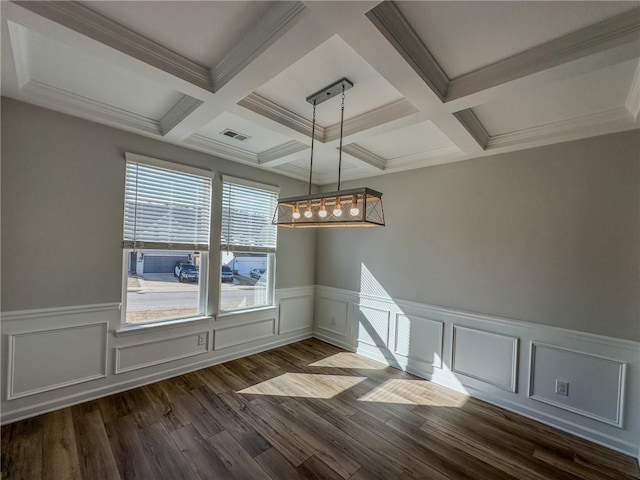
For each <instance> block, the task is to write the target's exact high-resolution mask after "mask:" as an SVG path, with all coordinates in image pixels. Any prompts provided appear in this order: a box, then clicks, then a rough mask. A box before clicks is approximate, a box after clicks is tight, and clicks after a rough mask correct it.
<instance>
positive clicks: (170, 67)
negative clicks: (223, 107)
mask: <svg viewBox="0 0 640 480" xmlns="http://www.w3.org/2000/svg"><path fill="white" fill-rule="evenodd" d="M13 3H15V4H17V5H19V6H21V7H22V8H25V9H27V10H30V11H31V12H34V13H36V14H38V15H40V16H42V17H45V18H47V19H49V20H52V21H54V22H56V23H59V24H60V25H63V26H65V27H67V28H70V29H71V30H74V31H76V32H78V33H81V34H83V35H86V36H88V37H90V38H92V39H94V40H96V41H98V42H100V43H102V44H104V45H108V46H109V47H112V48H114V49H116V50H118V51H120V52H122V53H124V54H126V55H129V56H131V57H134V58H136V59H138V60H141V61H142V62H145V63H147V64H149V65H152V66H154V67H156V68H159V69H161V70H163V71H165V72H167V73H170V74H171V75H174V76H176V77H178V78H181V79H182V80H185V81H187V82H189V83H191V84H193V85H196V86H198V87H200V88H203V89H205V90H207V91H209V92H212V91H213V86H212V80H211V72H210V71H209V69H208V68H205V67H203V66H201V65H198V64H197V63H195V62H193V61H191V60H189V59H188V58H186V57H184V56H182V55H180V54H178V53H176V52H174V51H173V50H170V49H168V48H166V47H164V46H162V45H160V44H159V43H156V42H154V41H152V40H150V39H148V38H147V37H145V36H143V35H140V34H139V33H136V32H134V31H133V30H131V29H128V28H126V27H124V26H122V25H120V24H119V23H117V22H114V21H113V20H111V19H109V18H107V17H105V16H104V15H101V14H99V13H97V12H95V11H93V10H91V9H90V8H88V7H86V6H84V5H82V4H80V3H77V2H70V1H48V2H33V1H13Z"/></svg>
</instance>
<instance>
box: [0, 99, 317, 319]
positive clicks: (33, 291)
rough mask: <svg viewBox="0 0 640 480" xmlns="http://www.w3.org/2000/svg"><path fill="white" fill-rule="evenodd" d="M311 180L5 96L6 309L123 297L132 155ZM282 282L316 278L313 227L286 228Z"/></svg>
mask: <svg viewBox="0 0 640 480" xmlns="http://www.w3.org/2000/svg"><path fill="white" fill-rule="evenodd" d="M127 151H129V152H133V153H139V154H142V155H147V156H151V157H156V158H160V159H165V160H172V161H176V162H179V163H184V164H188V165H193V166H197V167H204V168H209V169H212V170H214V171H215V172H219V173H222V174H229V175H233V176H236V177H241V178H247V179H251V180H255V181H259V182H264V183H268V184H272V185H279V186H280V188H281V189H282V194H283V195H295V194H301V193H303V192H305V191H306V187H305V185H304V183H302V182H299V181H296V180H292V179H289V178H286V177H282V176H279V175H275V174H271V173H269V172H265V171H263V170H258V169H255V168H251V167H248V166H243V165H240V164H237V163H233V162H228V161H226V160H221V159H218V158H214V157H212V156H210V155H206V154H203V153H198V152H194V151H192V150H188V149H184V148H180V147H177V146H173V145H169V144H166V143H163V142H159V141H156V140H153V139H149V138H145V137H141V136H139V135H135V134H132V133H128V132H123V131H120V130H117V129H114V128H109V127H106V126H102V125H98V124H96V123H93V122H88V121H85V120H82V119H79V118H75V117H71V116H67V115H63V114H60V113H56V112H53V111H51V110H46V109H42V108H38V107H35V106H32V105H28V104H25V103H22V102H18V101H15V100H12V99H8V98H5V97H3V98H2V225H1V227H2V255H1V261H2V277H1V282H2V305H1V308H2V311H13V310H25V309H36V308H52V307H62V306H71V305H91V304H98V303H110V302H119V301H120V297H121V286H122V280H121V278H122V248H121V242H122V216H123V208H124V207H123V206H124V178H125V177H124V175H125V162H124V152H127ZM278 249H279V253H278V255H277V266H276V272H277V278H276V287H277V288H284V287H294V286H299V285H312V284H313V283H314V279H315V271H314V269H315V256H314V253H315V233H314V232H312V231H306V232H300V231H290V230H286V229H281V230H280V231H279V237H278Z"/></svg>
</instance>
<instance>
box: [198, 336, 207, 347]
mask: <svg viewBox="0 0 640 480" xmlns="http://www.w3.org/2000/svg"><path fill="white" fill-rule="evenodd" d="M206 340H207V336H206V334H204V333H201V334H200V335H198V345H204V342H205V341H206Z"/></svg>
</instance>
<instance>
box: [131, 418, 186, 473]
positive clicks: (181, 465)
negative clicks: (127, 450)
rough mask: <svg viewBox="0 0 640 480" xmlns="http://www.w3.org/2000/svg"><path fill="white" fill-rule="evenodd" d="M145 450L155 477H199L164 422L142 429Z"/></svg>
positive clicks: (141, 436) (141, 435) (141, 434)
mask: <svg viewBox="0 0 640 480" xmlns="http://www.w3.org/2000/svg"><path fill="white" fill-rule="evenodd" d="M140 438H141V439H142V443H143V445H144V452H145V455H146V457H147V460H148V461H149V464H150V465H151V468H152V469H153V472H154V478H166V479H171V480H179V479H180V480H184V479H192V478H197V477H196V475H195V474H194V473H193V472H192V471H191V468H190V467H189V464H188V463H187V461H186V459H185V458H184V456H183V455H182V452H180V450H179V449H178V447H177V445H176V444H175V442H174V441H173V439H172V437H171V435H170V434H169V432H168V431H167V430H166V428H165V426H164V424H163V423H161V422H158V423H154V424H153V425H149V426H147V427H145V428H143V429H142V430H141V431H140Z"/></svg>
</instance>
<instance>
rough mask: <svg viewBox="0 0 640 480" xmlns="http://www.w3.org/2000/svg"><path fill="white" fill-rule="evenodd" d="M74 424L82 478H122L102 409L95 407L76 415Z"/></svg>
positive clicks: (108, 479)
mask: <svg viewBox="0 0 640 480" xmlns="http://www.w3.org/2000/svg"><path fill="white" fill-rule="evenodd" d="M73 426H74V431H75V438H76V442H75V443H76V447H77V451H78V460H79V463H80V472H81V475H82V478H92V479H96V480H100V479H105V480H113V479H116V478H120V473H119V472H118V466H117V465H116V461H115V459H114V458H113V453H112V451H111V446H110V445H109V439H108V437H107V432H106V430H105V428H104V423H103V420H102V415H101V414H100V411H99V410H97V409H94V410H90V411H89V412H88V413H84V414H82V415H79V416H77V417H75V418H74V419H73Z"/></svg>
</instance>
